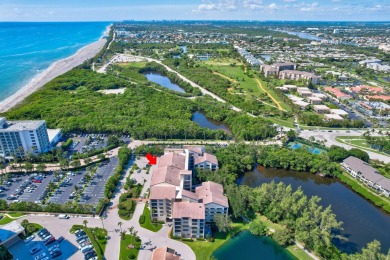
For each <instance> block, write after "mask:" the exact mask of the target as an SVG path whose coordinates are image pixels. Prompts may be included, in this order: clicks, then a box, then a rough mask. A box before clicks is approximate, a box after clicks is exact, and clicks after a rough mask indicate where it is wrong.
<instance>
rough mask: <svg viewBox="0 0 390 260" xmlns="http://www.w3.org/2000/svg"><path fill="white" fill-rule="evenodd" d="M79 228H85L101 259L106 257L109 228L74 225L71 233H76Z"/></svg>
mask: <svg viewBox="0 0 390 260" xmlns="http://www.w3.org/2000/svg"><path fill="white" fill-rule="evenodd" d="M78 229H83V230H84V231H85V233H86V234H87V236H88V238H89V240H90V241H91V243H92V245H93V247H94V249H95V251H96V254H97V256H98V259H99V260H103V259H104V251H105V250H106V244H107V230H105V229H102V228H88V227H85V226H83V225H74V226H73V227H72V228H71V230H70V231H69V232H70V233H74V232H75V231H76V230H78Z"/></svg>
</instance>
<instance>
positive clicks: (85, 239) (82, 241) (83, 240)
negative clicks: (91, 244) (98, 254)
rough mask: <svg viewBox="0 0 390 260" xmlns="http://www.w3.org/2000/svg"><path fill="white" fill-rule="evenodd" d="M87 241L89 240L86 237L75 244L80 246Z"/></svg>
mask: <svg viewBox="0 0 390 260" xmlns="http://www.w3.org/2000/svg"><path fill="white" fill-rule="evenodd" d="M76 241H77V240H76ZM87 241H89V239H88V237H85V238H83V239H81V240H80V241H77V242H78V243H79V245H81V244H82V243H84V242H87Z"/></svg>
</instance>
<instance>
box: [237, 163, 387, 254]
mask: <svg viewBox="0 0 390 260" xmlns="http://www.w3.org/2000/svg"><path fill="white" fill-rule="evenodd" d="M273 180H274V181H275V182H277V183H278V182H284V183H286V184H289V185H291V186H292V187H293V189H297V188H298V187H301V188H302V190H303V192H304V193H305V194H306V195H307V196H308V197H311V196H314V195H317V196H318V197H320V198H321V202H320V204H321V205H322V206H324V207H327V206H329V205H331V206H332V209H333V212H334V213H335V214H336V216H337V219H338V220H339V221H342V222H343V223H344V224H343V228H344V231H343V232H342V234H343V235H344V236H346V237H347V238H348V239H349V241H346V242H344V241H338V240H337V241H334V243H335V245H336V246H337V247H338V248H339V249H340V250H341V251H343V252H347V253H352V252H356V251H358V250H360V249H361V248H362V247H363V246H366V244H367V243H369V242H372V241H373V240H374V239H376V240H379V241H380V242H381V244H382V252H384V253H387V251H388V249H389V248H390V239H389V233H390V216H389V215H388V214H387V213H386V212H384V211H383V210H381V209H379V208H377V207H375V206H374V205H373V204H371V203H369V202H368V201H367V200H365V199H364V198H362V197H360V196H359V195H358V194H357V193H355V192H353V191H352V190H350V189H349V188H348V187H346V186H345V185H344V184H342V183H340V181H338V180H337V179H334V178H323V177H321V176H318V175H314V174H311V173H304V172H294V171H286V170H282V169H269V168H264V167H261V166H260V167H257V168H256V169H255V170H254V171H252V172H248V173H246V174H245V175H244V176H243V177H241V178H240V179H239V180H238V181H237V182H238V183H239V184H245V185H248V186H251V187H257V186H260V185H261V184H263V183H269V182H271V181H273Z"/></svg>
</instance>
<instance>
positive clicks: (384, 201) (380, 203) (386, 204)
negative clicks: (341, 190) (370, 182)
mask: <svg viewBox="0 0 390 260" xmlns="http://www.w3.org/2000/svg"><path fill="white" fill-rule="evenodd" d="M338 178H339V179H340V180H341V181H342V182H343V183H345V184H346V185H348V186H349V187H350V188H351V189H352V190H354V191H355V192H357V193H359V194H360V195H362V196H363V197H365V198H366V199H367V200H369V201H371V202H372V203H374V204H375V205H376V206H377V207H381V208H382V209H383V210H385V211H387V212H388V213H390V199H389V198H386V197H383V196H380V195H378V194H377V193H375V192H374V191H373V190H371V189H370V188H368V187H366V186H364V185H363V184H362V183H360V182H359V181H358V180H356V179H355V178H353V177H351V176H350V175H349V174H348V173H346V172H343V174H341V175H339V176H338Z"/></svg>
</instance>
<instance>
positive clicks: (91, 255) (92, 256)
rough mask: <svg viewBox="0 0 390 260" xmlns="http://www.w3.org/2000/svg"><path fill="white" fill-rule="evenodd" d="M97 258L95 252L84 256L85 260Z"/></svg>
mask: <svg viewBox="0 0 390 260" xmlns="http://www.w3.org/2000/svg"><path fill="white" fill-rule="evenodd" d="M95 256H96V252H95V251H90V252H88V253H86V254H85V255H84V259H85V260H89V259H92V258H94V257H95Z"/></svg>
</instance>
